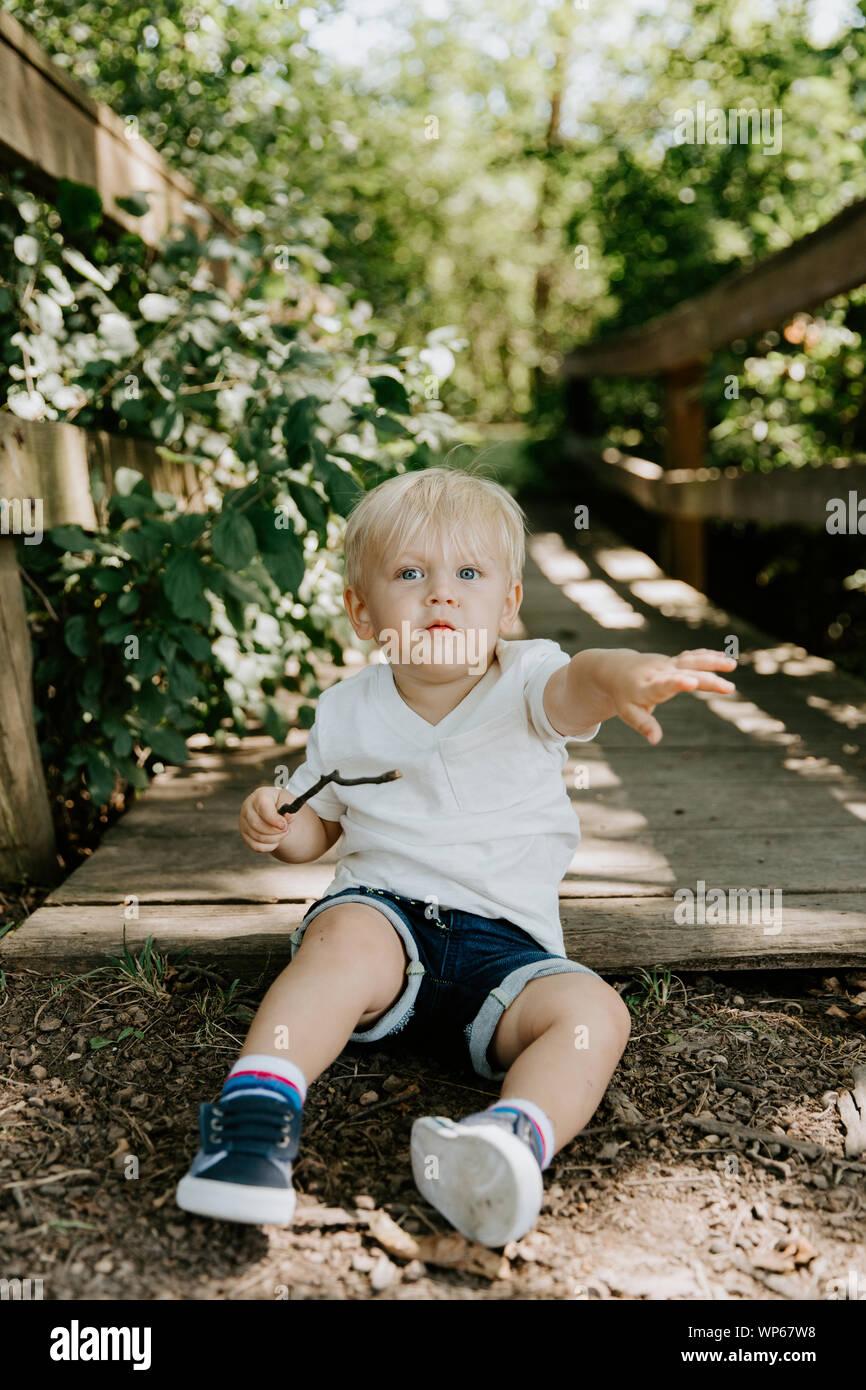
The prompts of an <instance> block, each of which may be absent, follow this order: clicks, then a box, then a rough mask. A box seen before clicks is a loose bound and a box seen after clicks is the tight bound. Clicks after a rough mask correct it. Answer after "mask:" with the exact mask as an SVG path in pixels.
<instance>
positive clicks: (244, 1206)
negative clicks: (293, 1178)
mask: <svg viewBox="0 0 866 1390" xmlns="http://www.w3.org/2000/svg"><path fill="white" fill-rule="evenodd" d="M175 1201H176V1202H177V1205H178V1206H179V1207H180V1208H181V1210H182V1211H191V1212H193V1213H194V1214H195V1215H196V1216H212V1217H214V1218H215V1220H217V1221H242V1222H244V1223H246V1224H247V1225H250V1226H290V1225H291V1223H292V1217H293V1216H294V1214H295V1202H296V1201H297V1197H296V1194H295V1189H294V1188H293V1187H290V1188H289V1189H288V1191H286V1190H285V1189H282V1188H274V1187H246V1186H244V1184H243V1183H234V1182H216V1181H215V1180H214V1179H213V1178H193V1177H190V1175H189V1174H187V1175H186V1177H185V1178H181V1180H180V1182H179V1183H178V1185H177V1192H176V1193H175Z"/></svg>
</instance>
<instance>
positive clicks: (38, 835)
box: [0, 536, 60, 886]
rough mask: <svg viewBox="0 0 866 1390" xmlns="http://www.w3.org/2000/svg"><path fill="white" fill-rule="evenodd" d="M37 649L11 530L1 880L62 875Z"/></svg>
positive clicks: (2, 590)
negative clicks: (35, 670) (45, 762)
mask: <svg viewBox="0 0 866 1390" xmlns="http://www.w3.org/2000/svg"><path fill="white" fill-rule="evenodd" d="M32 665H33V655H32V649H31V645H30V631H29V629H28V626H27V611H26V607H25V603H24V595H23V593H22V591H21V577H20V575H19V573H18V561H17V558H16V555H15V541H14V540H13V538H12V536H0V883H2V884H19V885H20V884H21V883H23V882H24V881H25V880H27V881H29V882H30V883H33V884H44V885H46V886H49V885H51V884H52V883H56V882H57V879H58V878H59V877H60V866H59V864H58V862H57V850H56V845H55V841H54V825H53V822H52V819H51V807H50V805H49V802H48V791H47V789H46V786H45V777H44V775H43V772H42V760H41V757H40V754H39V742H38V740H37V737H36V726H35V724H34V722H33V687H32V683H31V675H32Z"/></svg>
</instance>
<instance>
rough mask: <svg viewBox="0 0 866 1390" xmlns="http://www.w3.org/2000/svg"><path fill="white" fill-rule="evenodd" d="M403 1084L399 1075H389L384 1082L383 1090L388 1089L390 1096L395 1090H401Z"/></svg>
mask: <svg viewBox="0 0 866 1390" xmlns="http://www.w3.org/2000/svg"><path fill="white" fill-rule="evenodd" d="M402 1085H403V1081H402V1078H401V1077H399V1076H389V1077H388V1078H387V1079H386V1080H385V1081H383V1082H382V1090H383V1091H387V1092H388V1095H389V1096H390V1095H391V1094H392V1093H393V1092H394V1091H399V1090H400V1088H401V1087H402Z"/></svg>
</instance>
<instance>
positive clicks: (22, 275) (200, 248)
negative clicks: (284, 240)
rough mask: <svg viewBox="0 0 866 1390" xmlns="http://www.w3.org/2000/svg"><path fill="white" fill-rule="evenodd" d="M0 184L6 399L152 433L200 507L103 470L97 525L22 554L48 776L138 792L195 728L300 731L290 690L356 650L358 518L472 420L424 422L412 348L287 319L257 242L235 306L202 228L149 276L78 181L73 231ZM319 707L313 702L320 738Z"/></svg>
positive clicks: (169, 247)
mask: <svg viewBox="0 0 866 1390" xmlns="http://www.w3.org/2000/svg"><path fill="white" fill-rule="evenodd" d="M0 192H2V202H0V231H2V233H3V235H2V237H0V242H2V245H3V247H4V248H5V249H4V250H2V251H0V275H2V282H3V287H4V290H5V299H4V301H3V302H2V303H0V340H2V341H3V343H4V344H5V345H6V352H5V361H4V362H3V363H2V364H0V378H5V381H4V385H5V386H6V389H7V392H8V395H7V403H8V407H9V408H10V409H11V410H12V411H13V413H15V414H17V415H19V416H20V417H21V418H24V419H34V418H38V419H49V420H72V419H74V420H75V421H76V423H78V424H81V425H85V426H88V427H91V428H93V427H96V426H100V427H104V428H107V429H109V430H111V431H112V432H113V433H124V432H125V433H127V434H129V435H136V436H139V437H145V438H147V437H151V438H155V439H156V440H157V441H161V447H160V452H161V453H162V454H163V455H164V457H165V458H166V459H167V460H168V461H169V462H174V463H184V464H186V465H187V466H188V467H189V466H190V465H191V466H192V467H193V468H194V469H195V471H196V472H197V474H198V496H197V499H196V504H197V505H198V506H199V507H200V510H197V511H191V510H182V509H181V506H180V505H179V503H178V500H177V499H176V498H175V497H174V496H173V495H172V494H171V493H168V492H162V491H159V490H157V491H154V490H153V489H152V487H151V485H150V484H149V483H148V482H147V481H146V479H145V478H144V477H143V476H142V475H141V474H140V473H138V472H137V471H136V470H134V469H130V468H120V469H117V471H116V473H115V480H114V481H115V490H114V492H113V493H112V494H111V495H110V496H109V497H107V498H106V497H105V496H104V495H103V494H104V485H103V483H102V479H101V478H100V477H99V476H97V475H96V474H94V475H93V478H92V491H93V493H94V497H95V499H96V501H97V502H98V503H99V504H100V505H101V509H102V511H103V518H102V524H100V526H99V527H98V529H97V530H96V532H95V533H93V534H88V533H85V532H84V531H83V530H82V528H81V527H80V526H70V525H64V526H56V527H53V528H52V529H51V530H50V531H49V532H48V533H47V536H46V538H45V540H44V542H43V544H42V545H40V546H30V545H24V544H23V541H19V543H18V547H17V549H18V558H19V563H20V565H21V568H22V570H23V571H24V572H25V574H26V575H27V576H28V577H29V578H30V580H31V581H32V582H31V584H30V585H28V590H27V592H28V602H29V607H30V620H31V628H32V633H33V645H34V668H33V682H34V697H35V704H36V709H37V731H38V735H39V739H40V747H41V751H42V755H43V760H44V763H45V767H46V771H47V773H48V780H49V785H50V788H51V790H52V792H53V793H54V794H56V795H66V794H69V792H71V791H72V790H74V789H75V788H76V787H77V786H78V785H80V783H81V781H83V782H84V783H85V784H86V786H87V789H88V791H89V794H90V797H91V798H92V801H93V802H94V804H95V805H96V806H102V805H105V804H106V803H107V802H108V801H109V799H110V797H111V794H112V791H113V790H114V788H115V784H116V781H117V779H118V778H119V779H120V780H121V782H122V783H125V784H131V785H132V786H135V787H144V786H146V785H147V781H148V772H149V770H150V769H151V768H152V767H153V765H154V764H155V763H156V762H161V763H182V762H184V761H185V760H186V759H187V757H188V753H187V748H186V742H185V740H186V738H187V737H188V736H189V734H191V733H193V732H197V733H198V732H204V733H207V734H209V735H211V736H212V737H214V738H215V739H216V740H217V741H218V742H220V741H222V742H224V741H225V738H226V736H227V734H228V732H230V731H233V732H235V733H237V734H241V735H242V734H243V733H244V732H245V731H246V728H247V720H248V718H249V717H250V716H252V717H254V718H257V719H260V720H261V721H262V723H263V724H264V727H265V729H266V730H267V732H268V734H269V735H270V736H271V737H273V738H274V739H275V740H278V741H282V740H283V739H284V738H285V736H286V733H287V729H288V722H287V717H286V711H285V706H284V705H281V702H280V700H279V692H280V690H281V689H282V690H291V691H300V693H301V694H303V695H308V696H315V695H316V694H318V693H319V687H318V685H317V684H316V679H315V670H314V666H313V663H312V660H311V657H312V656H313V654H314V653H316V652H319V653H320V654H323V655H325V656H326V657H327V658H329V659H330V660H332V661H334V662H336V663H337V664H340V663H341V661H342V649H343V647H344V646H345V645H347V644H349V643H351V642H353V641H354V640H355V639H354V634H353V633H352V631H351V628H350V626H349V624H348V620H347V618H346V616H345V613H344V611H343V606H342V602H341V593H342V587H343V581H342V576H341V572H340V571H341V566H340V551H341V540H342V534H343V530H344V527H345V518H346V516H347V515H348V514H349V512H350V511H351V509H352V506H353V505H354V503H355V502H356V500H357V499H358V497H359V496H361V495H362V494H363V492H364V491H365V490H366V489H367V488H368V487H369V486H372V485H374V483H375V482H378V481H380V480H381V479H382V478H385V477H388V476H390V475H392V474H393V473H395V472H398V471H403V470H405V469H407V468H414V467H424V466H428V464H429V463H430V462H432V461H433V459H434V458H435V457H436V453H437V450H438V448H439V445H440V444H443V443H447V442H448V441H449V440H450V439H451V438H452V437H453V434H454V422H453V420H452V419H451V417H450V416H448V415H446V414H445V412H444V411H443V410H442V408H441V404H440V403H439V402H438V401H437V402H434V403H432V404H433V405H434V406H435V407H437V408H436V409H428V408H427V403H426V402H425V401H424V400H423V398H422V396H421V380H422V376H423V372H424V368H423V365H422V364H421V363H420V362H419V361H418V360H417V356H416V355H415V354H413V353H411V352H407V351H406V350H403V351H402V352H400V353H396V354H395V353H392V352H390V351H387V350H385V349H383V348H381V347H380V346H379V344H378V343H377V341H376V339H375V335H373V334H368V335H366V339H365V342H364V345H363V346H362V347H361V348H360V349H356V348H355V342H354V339H355V335H354V328H353V325H352V323H351V314H350V313H349V311H346V312H345V313H344V315H343V317H342V318H341V319H338V318H337V317H336V316H333V322H330V323H329V325H328V330H327V333H326V334H324V335H323V337H322V339H321V340H318V339H317V338H316V337H315V336H314V330H315V328H316V325H315V324H313V323H310V322H305V321H303V320H302V318H301V317H299V316H298V314H297V312H296V309H295V311H293V310H292V309H291V307H290V305H289V301H290V300H291V299H292V295H291V294H290V293H289V290H288V288H287V287H285V286H284V290H285V299H284V301H283V303H284V306H285V308H286V312H281V311H280V309H279V306H278V307H277V309H276V312H275V311H274V300H273V299H271V300H270V301H269V302H266V301H265V300H264V299H262V298H261V297H260V291H261V286H262V282H263V279H265V278H267V276H268V275H269V273H270V271H269V265H268V261H267V257H266V255H265V252H264V249H263V247H262V245H261V242H260V239H259V238H258V237H257V236H256V235H255V234H250V235H248V236H247V237H245V238H243V240H242V242H241V244H240V245H239V246H237V247H236V248H233V249H232V257H233V260H234V263H235V271H236V274H237V276H238V278H239V280H240V281H241V291H240V294H239V296H238V298H237V299H236V300H235V301H232V300H231V299H230V298H229V296H228V295H227V294H226V292H225V291H223V290H221V289H219V288H218V287H216V286H215V285H214V284H213V283H212V280H211V277H210V273H209V269H208V265H207V260H206V255H207V252H208V249H209V250H210V251H211V253H213V251H214V249H215V248H214V243H213V239H211V240H210V241H209V242H207V241H206V242H202V243H200V242H198V241H197V240H196V238H195V237H194V236H192V234H190V233H188V232H184V233H183V234H182V235H181V236H179V237H177V238H175V239H172V240H168V241H167V242H166V243H165V245H164V246H163V248H162V253H161V254H160V255H158V256H156V257H155V258H153V259H152V260H151V261H150V263H149V264H148V265H147V268H146V269H145V268H144V260H145V258H144V256H143V254H142V247H141V245H140V243H139V244H136V243H135V240H134V239H126V240H124V241H122V244H121V246H120V247H119V248H118V251H117V259H116V260H114V261H111V260H110V259H109V255H108V252H109V250H110V249H111V248H110V247H108V246H107V245H106V244H105V243H102V242H100V241H99V240H98V239H96V240H94V238H93V234H92V227H93V221H94V219H93V216H92V215H91V211H89V210H92V203H93V198H92V195H93V190H89V189H83V190H82V189H81V188H80V187H79V186H76V185H68V186H66V188H65V190H64V195H63V203H62V206H63V219H62V230H61V227H60V219H59V215H58V212H57V210H55V209H52V208H50V207H47V206H46V205H45V204H43V203H41V202H40V201H39V200H37V199H36V198H35V197H33V196H32V195H30V194H29V193H25V192H23V191H22V189H21V188H20V187H19V186H18V184H17V183H16V182H14V181H13V182H3V183H2V184H0ZM68 228H74V229H75V230H76V233H77V234H78V237H79V246H78V247H76V246H73V245H71V244H70V242H69V241H68V240H67V237H66V235H65V232H66V230H67V229H68ZM216 249H217V250H219V249H220V248H219V247H217V248H216ZM97 263H98V264H97ZM335 293H336V292H335ZM384 383H387V385H384ZM311 714H312V706H302V708H301V709H300V711H299V721H300V723H301V724H302V726H304V727H309V722H310V718H311Z"/></svg>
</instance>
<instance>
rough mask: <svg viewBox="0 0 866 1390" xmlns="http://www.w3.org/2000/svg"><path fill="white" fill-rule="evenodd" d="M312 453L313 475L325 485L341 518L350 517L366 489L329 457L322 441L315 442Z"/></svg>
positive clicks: (330, 499)
mask: <svg viewBox="0 0 866 1390" xmlns="http://www.w3.org/2000/svg"><path fill="white" fill-rule="evenodd" d="M312 453H313V473H314V475H315V477H316V478H318V480H319V482H320V483H323V484H324V488H325V491H326V492H327V494H328V500H329V501H330V503H331V506H332V507H333V508H334V511H335V512H339V514H340V516H348V515H349V513H350V512H351V511H352V509H353V508H354V507H355V505H356V504H357V502H358V500H359V498H360V497H361V496H363V491H364V489H363V488H362V487H361V486H360V484H359V483H357V482H356V481H355V479H354V478H353V477H352V475H351V473H347V472H346V471H345V469H343V468H340V467H339V465H338V464H336V463H334V462H333V460H332V459H329V458H328V457H327V455H326V453H325V448H324V445H323V444H322V443H321V441H320V440H318V439H317V440H314V442H313V446H312Z"/></svg>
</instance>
